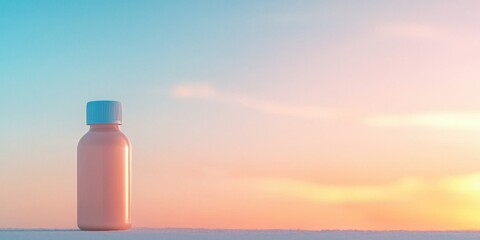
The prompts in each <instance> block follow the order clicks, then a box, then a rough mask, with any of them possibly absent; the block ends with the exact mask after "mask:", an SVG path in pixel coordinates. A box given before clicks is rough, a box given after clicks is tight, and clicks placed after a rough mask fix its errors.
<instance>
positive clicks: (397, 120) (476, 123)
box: [363, 112, 480, 130]
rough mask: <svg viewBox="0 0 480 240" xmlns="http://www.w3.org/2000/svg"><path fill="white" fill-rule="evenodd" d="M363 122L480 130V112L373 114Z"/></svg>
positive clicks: (367, 123)
mask: <svg viewBox="0 0 480 240" xmlns="http://www.w3.org/2000/svg"><path fill="white" fill-rule="evenodd" d="M363 123H364V124H366V125H369V126H376V127H431V128H450V129H465V130H480V113H477V112H471V113H455V112H446V113H418V114H404V115H373V116H370V117H367V118H365V119H364V120H363Z"/></svg>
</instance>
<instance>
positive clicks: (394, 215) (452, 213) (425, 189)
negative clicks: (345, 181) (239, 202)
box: [256, 173, 480, 229]
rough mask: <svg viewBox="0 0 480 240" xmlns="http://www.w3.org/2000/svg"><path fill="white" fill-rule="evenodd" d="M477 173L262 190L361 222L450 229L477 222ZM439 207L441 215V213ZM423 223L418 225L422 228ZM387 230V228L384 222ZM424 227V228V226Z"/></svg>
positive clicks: (274, 184) (277, 183) (264, 186)
mask: <svg viewBox="0 0 480 240" xmlns="http://www.w3.org/2000/svg"><path fill="white" fill-rule="evenodd" d="M479 182H480V173H473V174H467V175H457V176H449V177H444V178H440V179H421V178H405V179H399V180H398V181H394V182H387V183H380V184H373V185H358V184H350V185H328V184H318V183H312V182H307V181H302V180H292V179H275V178H274V179H262V180H259V183H258V184H257V185H256V186H258V187H259V188H260V189H261V190H263V191H266V192H268V193H270V194H275V195H277V194H278V195H279V196H282V197H291V198H294V199H299V200H304V201H306V202H305V204H307V205H308V204H309V203H311V204H320V205H321V204H326V205H331V206H337V207H338V206H344V207H346V208H348V209H349V214H351V215H352V216H356V217H360V218H362V219H364V221H370V220H372V221H378V222H379V223H381V224H386V222H387V223H388V222H390V223H393V225H395V224H396V223H398V222H404V223H412V221H416V222H417V223H414V224H413V225H412V226H411V227H412V228H414V229H416V228H417V227H418V226H420V225H418V226H415V224H419V223H423V224H425V222H431V223H435V224H434V226H437V227H438V226H439V225H443V226H444V227H445V228H448V229H455V228H458V227H459V226H461V227H463V228H470V227H472V228H475V227H477V226H478V224H480V220H479V219H478V214H480V207H479V205H478V202H479V201H480V184H479ZM439 209H442V211H439ZM421 225H422V224H421ZM386 226H387V227H388V224H386ZM423 226H425V225H423Z"/></svg>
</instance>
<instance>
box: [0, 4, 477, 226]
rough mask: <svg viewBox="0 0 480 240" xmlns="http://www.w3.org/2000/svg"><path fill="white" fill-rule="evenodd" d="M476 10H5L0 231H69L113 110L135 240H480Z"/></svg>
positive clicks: (1, 16) (0, 41) (0, 64)
mask: <svg viewBox="0 0 480 240" xmlns="http://www.w3.org/2000/svg"><path fill="white" fill-rule="evenodd" d="M479 11H480V3H479V2H478V1H473V0H472V1H466V0H461V1H441V0H439V1H428V0H422V1H408V0H407V1H405V0H402V1H400V0H398V1H397V0H394V1H373V0H372V1H370V0H364V1H347V0H341V1H306V0H300V1H297V0H295V1H294V0H292V1H273V0H272V1H267V0H260V1H253V0H247V1H236V0H232V1H216V0H209V1H182V0H180V1H146V0H140V1H122V0H119V1H113V0H112V1H108V0H102V1H91V0H86V1H48V0H47V1H25V0H16V1H13V0H0V132H1V134H0V189H1V191H0V228H13V227H19V228H75V227H76V146H77V143H78V140H79V139H80V138H81V136H82V135H83V134H85V133H86V132H87V131H88V126H86V124H85V106H86V102H87V101H90V100H98V99H112V100H118V101H121V102H122V105H123V113H124V115H123V119H124V124H123V125H122V127H121V129H122V131H123V132H124V133H125V134H126V135H127V136H128V137H129V139H130V140H131V142H132V145H133V189H132V191H133V196H132V201H133V206H132V219H133V220H132V221H133V226H134V227H179V228H228V229H361V230H392V229H406V230H465V229H467V230H468V229H478V226H480V217H479V216H480V206H479V204H478V202H480V161H479V159H480V150H478V149H479V148H478V146H479V145H480V141H479V139H480V110H479V109H480V98H479V97H478V96H479V93H480V68H479V64H480V59H479V56H480V41H478V39H479V37H480V15H479V14H478V12H479Z"/></svg>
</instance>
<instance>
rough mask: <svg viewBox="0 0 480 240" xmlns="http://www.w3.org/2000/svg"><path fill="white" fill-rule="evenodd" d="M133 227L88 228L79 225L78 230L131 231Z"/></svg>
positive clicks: (129, 225)
mask: <svg viewBox="0 0 480 240" xmlns="http://www.w3.org/2000/svg"><path fill="white" fill-rule="evenodd" d="M131 227H132V225H131V224H128V225H123V226H86V225H80V224H79V225H78V228H79V229H80V230H82V231H124V230H129V229H130V228H131Z"/></svg>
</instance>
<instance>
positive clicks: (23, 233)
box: [0, 229, 480, 240]
mask: <svg viewBox="0 0 480 240" xmlns="http://www.w3.org/2000/svg"><path fill="white" fill-rule="evenodd" d="M0 239H12V240H14V239H28V240H31V239H42V240H44V239H45V240H47V239H48V240H50V239H51V240H54V239H73V240H75V239H107V240H108V239H120V240H121V239H140V240H142V239H172V240H183V239H185V240H187V239H188V240H190V239H193V240H203V239H205V240H207V239H208V240H233V239H238V240H247V239H248V240H250V239H259V240H270V239H280V240H306V239H316V240H323V239H325V240H327V239H328V240H437V239H438V240H440V239H442V240H456V239H458V240H460V239H461V240H469V239H476V240H477V239H480V232H406V231H300V230H206V229H133V230H128V231H112V232H85V231H79V230H76V229H0Z"/></svg>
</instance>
